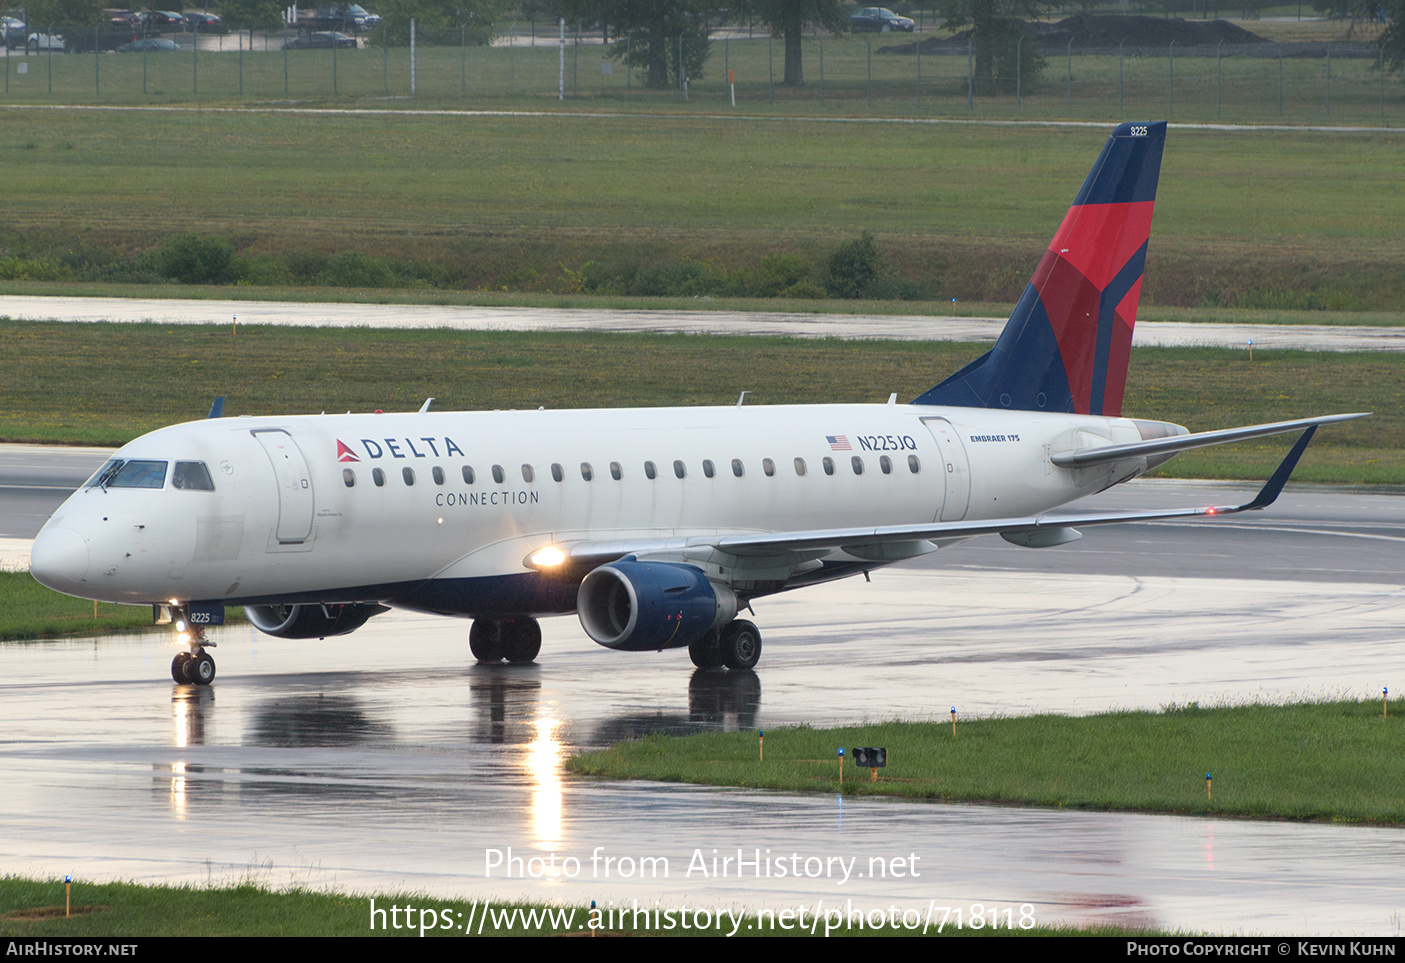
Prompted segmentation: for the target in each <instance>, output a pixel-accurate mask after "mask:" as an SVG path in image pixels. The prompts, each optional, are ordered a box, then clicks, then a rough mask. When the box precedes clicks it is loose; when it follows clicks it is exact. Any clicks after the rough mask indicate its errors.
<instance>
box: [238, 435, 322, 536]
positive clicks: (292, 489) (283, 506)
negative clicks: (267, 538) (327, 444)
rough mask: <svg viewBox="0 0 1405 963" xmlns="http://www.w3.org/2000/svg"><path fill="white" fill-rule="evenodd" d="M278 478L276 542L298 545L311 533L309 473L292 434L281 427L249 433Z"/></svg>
mask: <svg viewBox="0 0 1405 963" xmlns="http://www.w3.org/2000/svg"><path fill="white" fill-rule="evenodd" d="M252 434H253V436H254V437H255V438H257V439H258V441H259V444H260V445H262V446H263V450H264V453H265V454H266V455H268V460H269V462H270V463H271V464H272V465H273V474H274V476H275V477H276V478H277V480H278V535H277V537H278V543H279V544H280V545H288V544H297V543H300V542H305V541H307V538H308V536H309V535H311V534H312V515H313V499H312V473H311V472H310V471H308V468H307V459H306V458H304V457H303V454H302V449H301V448H299V447H298V445H297V442H295V441H293V436H292V435H290V434H288V433H287V432H286V431H284V430H283V429H282V428H263V429H259V430H258V431H255V432H252Z"/></svg>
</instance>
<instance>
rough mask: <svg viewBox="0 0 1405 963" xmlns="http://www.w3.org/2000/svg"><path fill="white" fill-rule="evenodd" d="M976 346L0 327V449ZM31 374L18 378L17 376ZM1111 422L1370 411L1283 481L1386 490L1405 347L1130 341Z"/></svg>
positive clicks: (786, 390)
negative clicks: (38, 374) (245, 418)
mask: <svg viewBox="0 0 1405 963" xmlns="http://www.w3.org/2000/svg"><path fill="white" fill-rule="evenodd" d="M987 348H988V345H970V344H952V343H940V342H895V341H838V340H818V339H789V338H750V337H722V336H706V335H666V334H597V333H572V332H563V333H558V334H543V333H538V332H526V333H524V332H490V331H451V330H442V329H441V330H418V331H405V330H384V329H375V330H372V329H350V330H347V329H318V328H295V327H287V328H284V327H259V326H253V325H250V326H241V327H240V328H239V329H238V332H237V333H236V332H235V331H234V330H233V329H232V327H226V326H223V325H209V326H201V325H162V324H62V323H55V322H29V321H14V320H10V319H7V318H0V397H4V398H5V406H4V410H3V411H0V441H37V442H56V443H61V444H89V445H120V444H124V443H125V442H127V441H130V440H131V439H132V438H135V437H136V436H138V435H140V434H142V433H144V432H147V431H152V430H154V429H156V428H160V427H163V426H165V425H169V424H174V423H176V422H181V421H191V420H195V419H199V418H203V417H204V416H205V413H206V412H207V411H208V410H209V407H210V402H211V401H212V400H213V399H214V398H215V396H216V395H224V396H226V397H227V401H226V403H225V412H226V413H227V414H230V415H242V414H253V415H267V414H275V415H288V414H315V413H317V412H319V411H329V412H343V411H348V410H349V411H373V410H375V409H384V410H386V411H415V410H417V409H418V408H419V407H420V405H421V404H422V403H423V402H424V399H425V398H427V397H433V398H435V399H436V400H435V402H434V410H435V411H456V410H457V411H475V410H493V409H508V408H517V409H522V408H536V407H538V406H544V407H547V408H593V407H599V408H615V407H633V406H637V407H652V406H670V405H730V404H733V403H734V402H735V401H736V399H737V396H738V394H739V393H740V392H742V391H748V392H749V394H748V395H747V404H817V403H863V402H869V403H882V402H883V401H886V400H887V397H888V394H889V392H897V394H898V398H899V399H900V400H902V401H906V400H908V399H911V398H915V397H917V396H918V395H919V394H921V393H922V392H923V391H926V390H927V389H928V388H930V387H931V386H932V385H934V384H936V383H937V382H938V381H940V380H942V379H943V378H945V377H946V376H947V375H949V374H950V373H952V372H953V371H956V370H957V369H958V368H960V367H962V366H963V365H965V364H966V363H967V362H969V361H971V360H972V359H974V358H975V357H977V356H979V355H980V354H981V353H982V352H984V351H985V350H987ZM35 371H42V372H44V377H43V378H35V377H33V376H32V372H35ZM1127 385H1128V387H1127V393H1126V399H1125V402H1124V405H1123V413H1124V414H1126V415H1127V416H1128V417H1135V418H1153V419H1156V420H1160V421H1171V422H1175V423H1177V424H1182V425H1186V426H1187V427H1189V428H1190V429H1191V430H1193V431H1208V430H1211V429H1216V428H1229V427H1233V426H1235V425H1248V424H1257V423H1263V422H1270V421H1281V420H1285V419H1289V418H1299V417H1304V416H1307V415H1312V414H1327V413H1333V412H1347V411H1373V412H1375V413H1376V414H1375V415H1374V416H1373V417H1371V418H1366V419H1362V420H1360V421H1355V422H1351V423H1349V424H1344V425H1333V426H1331V427H1330V428H1328V429H1325V430H1323V431H1321V432H1319V433H1318V436H1317V438H1316V439H1315V441H1314V442H1313V445H1312V447H1311V448H1309V449H1308V451H1307V454H1306V456H1305V457H1304V459H1303V461H1302V464H1301V465H1300V466H1299V468H1298V470H1297V472H1295V474H1294V476H1293V477H1294V481H1298V482H1325V483H1349V484H1384V485H1390V484H1400V483H1401V482H1402V481H1405V403H1403V402H1405V355H1401V354H1398V353H1396V354H1392V353H1388V352H1359V353H1336V352H1322V353H1319V352H1292V351H1263V350H1260V351H1255V352H1254V356H1253V360H1252V361H1251V360H1250V359H1249V356H1248V353H1247V352H1246V351H1243V350H1239V349H1224V348H1138V349H1135V350H1134V351H1133V352H1132V365H1131V371H1130V373H1129V375H1128V379H1127ZM1286 448H1287V445H1286V443H1285V442H1284V441H1283V440H1282V439H1264V440H1260V441H1256V442H1248V443H1244V444H1240V445H1225V446H1219V447H1216V448H1213V449H1202V450H1200V451H1196V452H1189V453H1186V454H1183V455H1181V456H1179V457H1177V458H1176V459H1174V460H1173V461H1171V462H1170V463H1169V464H1168V465H1167V466H1166V468H1165V469H1163V470H1162V472H1161V473H1163V474H1167V475H1172V476H1175V477H1193V478H1228V479H1263V478H1266V477H1268V476H1269V474H1271V473H1272V472H1273V469H1274V467H1275V466H1277V464H1278V462H1279V461H1280V460H1281V459H1282V457H1283V454H1284V452H1285V451H1286Z"/></svg>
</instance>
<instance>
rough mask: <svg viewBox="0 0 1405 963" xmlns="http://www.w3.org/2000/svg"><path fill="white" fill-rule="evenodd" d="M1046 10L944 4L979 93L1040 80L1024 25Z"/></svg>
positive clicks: (974, 0) (1040, 4)
mask: <svg viewBox="0 0 1405 963" xmlns="http://www.w3.org/2000/svg"><path fill="white" fill-rule="evenodd" d="M1402 2H1405V0H1402ZM1047 6H1049V3H1048V2H1047V0H945V2H944V3H943V10H942V13H943V16H944V17H945V19H946V25H947V26H948V27H964V26H966V25H967V24H970V26H971V40H972V42H973V45H974V46H975V58H976V62H975V68H974V73H975V85H976V89H977V90H978V91H983V92H986V93H990V92H995V91H999V92H1000V93H1002V94H1013V93H1014V92H1015V83H1016V76H1017V75H1018V77H1019V79H1020V81H1022V82H1023V83H1024V84H1026V85H1027V86H1029V85H1032V83H1033V82H1034V81H1035V80H1037V79H1038V77H1039V74H1040V72H1041V71H1043V69H1044V58H1043V57H1041V56H1039V53H1038V51H1037V50H1035V47H1034V43H1033V42H1032V40H1033V38H1030V37H1028V35H1027V34H1026V32H1025V21H1026V20H1028V19H1030V18H1032V17H1036V16H1038V15H1039V13H1040V12H1041V11H1042V10H1043V9H1044V8H1045V7H1047Z"/></svg>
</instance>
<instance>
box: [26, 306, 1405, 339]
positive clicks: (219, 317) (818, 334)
mask: <svg viewBox="0 0 1405 963" xmlns="http://www.w3.org/2000/svg"><path fill="white" fill-rule="evenodd" d="M0 316H8V317H12V318H20V319H28V320H33V321H47V320H58V321H86V322H97V321H108V322H121V323H135V322H141V321H157V322H160V323H162V324H233V323H234V319H235V318H237V319H238V322H239V323H241V324H279V325H304V326H309V327H377V328H459V329H463V330H489V331H492V330H496V331H587V330H588V331H660V332H681V333H690V334H746V335H771V336H785V337H797V338H873V339H883V340H895V341H975V342H980V341H994V340H995V338H996V336H997V335H999V334H1000V329H1001V328H1002V327H1003V326H1004V324H1005V322H1004V320H1003V319H996V318H965V317H902V316H887V315H877V316H861V315H837V314H798V313H786V312H761V313H740V312H726V311H654V310H649V311H623V310H600V309H564V310H562V309H551V310H548V309H544V308H488V307H448V306H438V305H393V306H392V305H383V304H300V303H292V302H278V301H194V300H190V301H179V300H172V301H168V300H160V299H155V298H152V299H140V298H132V299H127V298H25V297H10V296H7V297H0ZM1133 339H1134V343H1135V344H1138V345H1142V346H1146V345H1165V346H1171V347H1183V346H1201V345H1208V346H1214V347H1236V348H1238V347H1243V348H1247V346H1248V342H1249V341H1253V343H1254V346H1255V347H1258V348H1287V349H1294V350H1304V351H1402V350H1405V328H1382V327H1366V326H1341V327H1339V326H1329V325H1286V324H1209V323H1194V324H1185V323H1176V322H1156V321H1139V322H1138V323H1137V326H1136V330H1135V332H1134V334H1133Z"/></svg>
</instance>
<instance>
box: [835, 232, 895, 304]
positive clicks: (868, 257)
mask: <svg viewBox="0 0 1405 963" xmlns="http://www.w3.org/2000/svg"><path fill="white" fill-rule="evenodd" d="M882 268H883V255H882V254H880V253H879V251H878V245H877V243H875V242H874V240H873V235H872V234H870V233H868V232H867V231H864V232H863V233H862V234H860V235H859V239H858V240H857V241H847V242H845V243H844V244H841V245H839V247H838V248H836V249H835V251H834V253H833V254H831V255H830V256H829V260H828V261H827V262H826V263H825V269H824V289H825V290H826V291H828V292H829V295H830V297H834V298H861V297H863V296H864V295H865V294H866V293H867V292H868V289H869V288H870V287H872V285H873V283H874V282H875V281H877V280H878V276H879V274H880V273H881V272H882Z"/></svg>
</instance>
